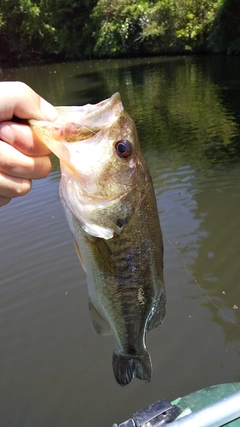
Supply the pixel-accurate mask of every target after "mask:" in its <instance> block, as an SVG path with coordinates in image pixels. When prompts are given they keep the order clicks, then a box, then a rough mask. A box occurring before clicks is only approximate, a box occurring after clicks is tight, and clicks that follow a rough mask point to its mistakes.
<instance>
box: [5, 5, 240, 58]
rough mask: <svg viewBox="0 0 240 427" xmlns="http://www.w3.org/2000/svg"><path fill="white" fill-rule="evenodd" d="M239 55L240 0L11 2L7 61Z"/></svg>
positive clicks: (7, 27) (6, 51)
mask: <svg viewBox="0 0 240 427" xmlns="http://www.w3.org/2000/svg"><path fill="white" fill-rule="evenodd" d="M205 53H206V54H214V53H223V54H239V53H240V1H239V0H152V1H147V0H81V2H80V1H79V0H51V1H49V0H7V1H5V2H2V5H1V10H0V65H1V66H8V65H21V64H26V63H42V62H45V63H46V62H53V61H70V60H84V59H99V58H124V57H125V58H126V57H136V56H138V57H141V56H156V55H179V54H184V55H186V54H205Z"/></svg>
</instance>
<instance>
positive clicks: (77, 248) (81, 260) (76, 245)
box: [72, 235, 86, 273]
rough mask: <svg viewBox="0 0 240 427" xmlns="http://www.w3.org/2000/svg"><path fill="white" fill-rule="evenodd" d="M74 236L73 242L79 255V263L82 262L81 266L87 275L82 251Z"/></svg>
mask: <svg viewBox="0 0 240 427" xmlns="http://www.w3.org/2000/svg"><path fill="white" fill-rule="evenodd" d="M72 236H73V242H74V246H75V249H76V252H77V255H78V258H79V261H80V263H81V266H82V268H83V270H84V271H85V273H86V270H85V267H84V264H83V259H82V254H81V251H80V249H79V246H78V244H77V241H76V240H75V237H74V235H72Z"/></svg>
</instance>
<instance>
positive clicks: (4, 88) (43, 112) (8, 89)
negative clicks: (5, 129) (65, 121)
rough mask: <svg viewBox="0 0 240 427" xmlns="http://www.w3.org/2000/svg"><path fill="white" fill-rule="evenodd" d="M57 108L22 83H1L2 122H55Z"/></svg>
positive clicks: (0, 104) (0, 107)
mask: <svg viewBox="0 0 240 427" xmlns="http://www.w3.org/2000/svg"><path fill="white" fill-rule="evenodd" d="M56 115H57V113H56V110H55V108H54V107H53V106H52V105H51V104H49V103H48V102H47V101H46V100H45V99H43V98H41V97H40V96H39V95H38V94H37V93H36V92H34V90H32V89H31V88H30V87H29V86H27V85H26V84H25V83H22V82H0V121H5V120H11V119H12V118H13V116H17V117H19V118H20V119H36V120H46V119H47V120H54V119H55V118H56Z"/></svg>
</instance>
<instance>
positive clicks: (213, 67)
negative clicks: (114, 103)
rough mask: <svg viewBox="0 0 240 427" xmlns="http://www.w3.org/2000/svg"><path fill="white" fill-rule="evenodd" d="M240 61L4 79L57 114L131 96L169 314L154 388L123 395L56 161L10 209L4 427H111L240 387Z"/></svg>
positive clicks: (1, 359) (49, 70) (95, 68)
mask: <svg viewBox="0 0 240 427" xmlns="http://www.w3.org/2000/svg"><path fill="white" fill-rule="evenodd" d="M239 68H240V59H239V58H223V57H221V58H217V57H216V58H184V57H179V58H173V59H171V58H162V59H161V58H153V59H142V60H137V59H134V60H121V61H115V60H114V61H88V62H82V63H81V62H78V63H66V64H56V65H51V66H33V67H26V68H24V67H23V68H20V69H17V68H16V69H6V70H2V74H1V75H2V79H3V80H13V79H19V80H23V81H25V82H26V83H28V84H29V85H31V86H32V87H33V88H34V89H35V90H36V91H38V92H39V93H40V94H41V95H42V96H44V97H46V98H47V99H48V100H49V101H50V102H52V103H54V104H55V105H74V104H75V105H81V104H84V103H87V102H92V103H95V102H98V101H100V100H102V99H104V98H107V97H109V96H110V95H111V94H112V93H113V92H116V91H119V92H120V93H121V96H122V99H123V103H124V105H125V107H126V109H127V111H128V112H129V113H130V114H131V116H132V117H133V118H134V120H135V122H136V124H137V127H138V131H139V136H140V140H141V144H142V147H143V151H144V154H145V157H146V159H147V162H148V164H149V168H150V171H151V174H152V177H153V181H154V186H155V191H156V195H157V202H158V208H159V214H160V217H161V224H162V228H163V235H164V244H165V281H166V288H167V296H168V311H167V319H166V320H165V322H164V324H163V325H162V326H161V327H159V328H158V329H156V330H154V331H152V332H151V333H150V334H148V337H147V340H148V348H149V351H150V353H151V356H152V361H153V368H154V371H153V379H152V382H151V383H150V384H144V383H142V382H140V381H137V380H135V381H133V383H132V384H131V385H130V386H128V387H126V388H124V389H122V388H120V387H119V386H118V385H117V384H116V383H115V380H114V378H113V375H112V369H111V352H112V340H111V338H105V339H102V338H101V337H98V336H97V335H96V334H95V333H94V332H93V331H92V330H91V327H90V324H89V315H88V303H87V289H86V284H85V275H84V273H83V271H82V269H81V267H80V265H79V262H78V260H77V257H76V254H75V251H74V248H73V244H72V240H71V235H70V232H69V229H68V226H67V223H66V220H65V217H64V214H63V210H62V207H61V204H60V201H59V196H58V182H59V176H60V173H59V163H58V161H57V159H56V158H55V157H53V159H52V160H53V162H52V163H53V168H52V173H51V174H50V176H49V177H48V178H46V179H45V180H41V181H37V182H35V183H34V186H33V190H32V192H31V193H30V194H29V195H28V196H26V197H24V198H22V199H19V200H14V201H12V202H11V204H10V205H8V206H6V207H4V208H2V209H1V212H0V224H1V231H0V235H1V248H0V257H1V258H0V259H1V281H0V297H1V299H0V301H1V302H0V314H1V317H0V343H1V344H0V345H1V353H0V354H1V356H0V370H1V376H0V425H1V426H3V427H32V426H34V427H43V426H44V427H53V426H57V427H66V426H67V427H77V426H83V425H84V426H89V427H90V426H91V427H92V426H98V427H108V426H110V425H111V424H112V423H113V422H119V423H120V422H121V421H124V420H126V419H127V418H129V417H130V416H131V414H132V412H134V411H136V410H138V409H140V408H142V407H144V406H146V405H147V404H149V403H151V402H154V401H156V400H158V399H160V398H165V397H168V398H170V399H173V398H176V397H177V396H179V395H182V396H183V395H185V394H187V393H190V392H191V391H193V390H196V389H200V388H203V387H207V386H209V385H211V384H217V383H223V382H232V381H240V374H239V372H240V359H239V356H240V347H239V334H240V283H239V277H240V261H239V247H240V232H239V208H240V203H239V200H240V196H239V194H240V181H239V176H240V156H239V154H240V150H239V147H240V144H239V124H240V114H239V112H240V78H239Z"/></svg>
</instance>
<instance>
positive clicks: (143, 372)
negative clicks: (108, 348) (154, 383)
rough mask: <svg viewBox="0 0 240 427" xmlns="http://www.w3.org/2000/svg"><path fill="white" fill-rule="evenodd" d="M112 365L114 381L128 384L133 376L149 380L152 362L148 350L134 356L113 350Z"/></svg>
mask: <svg viewBox="0 0 240 427" xmlns="http://www.w3.org/2000/svg"><path fill="white" fill-rule="evenodd" d="M112 365H113V372H114V375H115V378H116V381H117V382H118V384H120V385H121V386H125V385H127V384H129V383H130V382H131V381H132V379H133V378H134V377H137V378H139V379H140V380H144V381H145V382H149V381H151V375H152V363H151V358H150V355H149V353H148V351H144V353H143V354H142V355H136V356H135V355H134V356H133V355H131V354H122V353H115V352H114V353H113V360H112Z"/></svg>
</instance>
